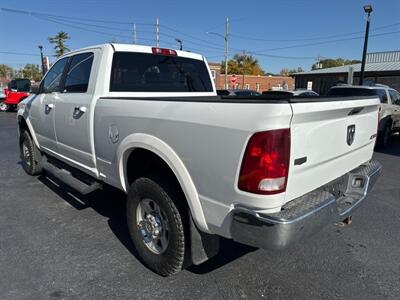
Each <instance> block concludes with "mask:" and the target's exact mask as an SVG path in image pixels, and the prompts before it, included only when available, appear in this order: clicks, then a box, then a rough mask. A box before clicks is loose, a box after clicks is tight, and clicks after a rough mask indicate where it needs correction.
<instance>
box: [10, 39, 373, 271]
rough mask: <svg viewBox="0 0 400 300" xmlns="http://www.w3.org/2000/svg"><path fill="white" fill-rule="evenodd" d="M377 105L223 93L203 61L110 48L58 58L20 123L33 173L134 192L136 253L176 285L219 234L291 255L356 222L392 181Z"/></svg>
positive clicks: (83, 187)
mask: <svg viewBox="0 0 400 300" xmlns="http://www.w3.org/2000/svg"><path fill="white" fill-rule="evenodd" d="M378 106H379V99H378V98H376V97H363V98H360V97H358V98H357V97H343V98H334V99H330V98H297V97H293V96H288V95H285V94H280V96H277V95H272V96H271V95H261V96H251V97H245V98H243V97H230V96H227V97H223V96H217V95H216V91H215V86H214V83H213V81H212V79H211V73H210V70H209V68H208V65H207V62H206V60H205V58H204V57H203V56H201V55H198V54H194V53H190V52H184V51H176V50H171V49H163V48H155V47H153V48H152V47H147V46H136V45H122V44H105V45H99V46H93V47H89V48H85V49H81V50H77V51H73V52H71V53H68V54H66V55H64V56H63V57H61V58H60V59H59V60H58V61H57V62H56V63H55V64H54V65H53V66H52V68H51V69H50V70H49V71H48V72H47V74H46V76H45V77H44V79H43V80H42V82H41V85H40V88H39V90H38V91H37V93H36V94H35V95H32V96H30V97H29V98H28V99H26V100H25V101H23V102H21V104H20V105H19V110H18V117H17V118H18V124H19V132H20V149H21V159H22V165H23V168H24V169H25V171H26V172H27V173H29V174H31V175H37V174H39V173H40V172H42V171H43V170H46V171H47V172H49V173H51V174H52V175H53V176H55V177H57V178H58V179H60V180H62V181H64V182H66V183H67V184H69V185H70V186H71V187H73V188H74V189H76V190H77V191H79V192H80V193H82V194H85V193H90V192H91V191H93V190H95V189H98V188H101V187H102V186H103V185H104V184H108V185H112V186H114V187H117V188H119V189H121V190H123V191H125V192H126V193H127V194H128V197H127V223H128V227H129V231H130V235H131V237H132V240H133V243H134V246H135V248H136V250H137V253H138V254H139V256H140V258H141V259H142V261H143V262H144V263H145V264H146V265H147V266H148V267H149V268H151V269H152V270H154V271H155V272H157V273H158V274H161V275H164V276H167V275H170V274H173V273H175V272H177V271H179V270H181V269H182V268H184V267H186V266H188V265H190V264H192V263H194V264H200V263H202V262H203V261H205V260H207V259H208V258H209V257H211V256H213V255H215V254H216V253H217V252H218V247H219V237H220V236H222V237H225V238H232V239H233V240H235V241H237V242H240V243H244V244H248V245H252V246H255V247H259V248H274V249H282V248H285V247H286V246H288V245H290V244H292V243H294V242H296V241H299V240H301V239H303V238H305V237H306V236H308V235H310V234H312V233H314V232H317V231H318V230H320V229H321V228H322V227H324V226H325V225H327V224H332V223H334V222H336V221H341V220H344V219H346V218H348V217H349V216H350V215H351V214H352V213H353V211H354V209H355V208H356V207H358V205H359V204H360V203H361V202H362V201H363V200H364V199H365V197H366V195H367V193H368V191H369V190H370V189H371V187H372V186H373V184H374V183H375V181H376V179H377V177H378V176H379V173H380V170H381V165H380V164H379V163H378V162H375V161H372V160H371V158H372V154H373V149H374V145H375V140H376V133H377V125H378ZM110 201H111V199H110ZM321 238H323V237H321Z"/></svg>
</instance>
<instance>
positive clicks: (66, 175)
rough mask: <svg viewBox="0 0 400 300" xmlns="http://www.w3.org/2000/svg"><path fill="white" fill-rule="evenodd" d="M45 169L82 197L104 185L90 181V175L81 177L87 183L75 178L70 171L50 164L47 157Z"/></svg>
mask: <svg viewBox="0 0 400 300" xmlns="http://www.w3.org/2000/svg"><path fill="white" fill-rule="evenodd" d="M42 166H43V169H44V170H46V171H47V172H49V173H50V174H51V175H53V176H54V177H55V178H57V179H58V180H60V181H62V182H63V183H65V184H66V185H68V186H70V187H71V188H73V189H74V190H76V191H77V192H79V193H80V194H82V195H87V194H89V193H91V192H93V191H95V190H98V189H101V188H102V184H101V183H99V182H98V181H96V180H94V179H90V180H89V176H88V175H84V176H80V177H85V179H86V180H85V181H83V180H81V179H78V178H77V177H75V176H74V175H73V174H72V173H71V172H70V171H68V170H66V169H62V168H58V167H57V166H56V165H55V164H53V163H51V162H49V161H48V160H47V159H46V158H45V157H43V160H42Z"/></svg>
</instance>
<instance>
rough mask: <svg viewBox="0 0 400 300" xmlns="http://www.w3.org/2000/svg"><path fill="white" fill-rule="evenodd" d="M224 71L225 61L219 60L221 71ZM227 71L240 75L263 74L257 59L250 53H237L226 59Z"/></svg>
mask: <svg viewBox="0 0 400 300" xmlns="http://www.w3.org/2000/svg"><path fill="white" fill-rule="evenodd" d="M224 72H225V61H223V62H221V73H224ZM228 73H229V74H240V75H243V74H244V75H265V72H264V70H263V69H262V68H261V66H260V63H259V62H258V59H256V58H254V57H253V56H252V55H247V54H240V53H237V54H235V55H234V56H233V59H230V60H228Z"/></svg>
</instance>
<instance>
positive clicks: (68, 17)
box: [0, 7, 154, 26]
mask: <svg viewBox="0 0 400 300" xmlns="http://www.w3.org/2000/svg"><path fill="white" fill-rule="evenodd" d="M0 10H2V11H4V12H11V13H17V14H24V15H40V16H45V17H56V18H62V19H70V20H78V21H87V22H95V23H109V24H124V25H132V22H122V21H112V20H104V19H103V20H100V19H91V18H77V17H70V16H60V15H53V14H45V13H38V12H33V11H27V10H20V9H12V8H4V7H2V8H0ZM135 23H136V25H143V26H154V24H153V23H138V22H135Z"/></svg>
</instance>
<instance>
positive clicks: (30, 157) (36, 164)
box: [19, 130, 42, 176]
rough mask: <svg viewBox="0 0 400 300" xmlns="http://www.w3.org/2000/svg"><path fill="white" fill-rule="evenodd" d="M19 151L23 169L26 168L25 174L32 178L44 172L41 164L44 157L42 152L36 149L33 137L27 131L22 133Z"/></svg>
mask: <svg viewBox="0 0 400 300" xmlns="http://www.w3.org/2000/svg"><path fill="white" fill-rule="evenodd" d="M19 149H20V155H21V160H22V167H23V168H24V170H25V172H26V173H28V174H29V175H32V176H33V175H39V174H40V173H41V172H42V167H41V164H40V161H41V158H42V157H41V154H40V151H39V150H38V149H37V148H36V145H35V143H34V142H33V140H32V137H31V135H30V134H29V132H28V131H26V130H24V131H22V132H21V135H20V140H19Z"/></svg>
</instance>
